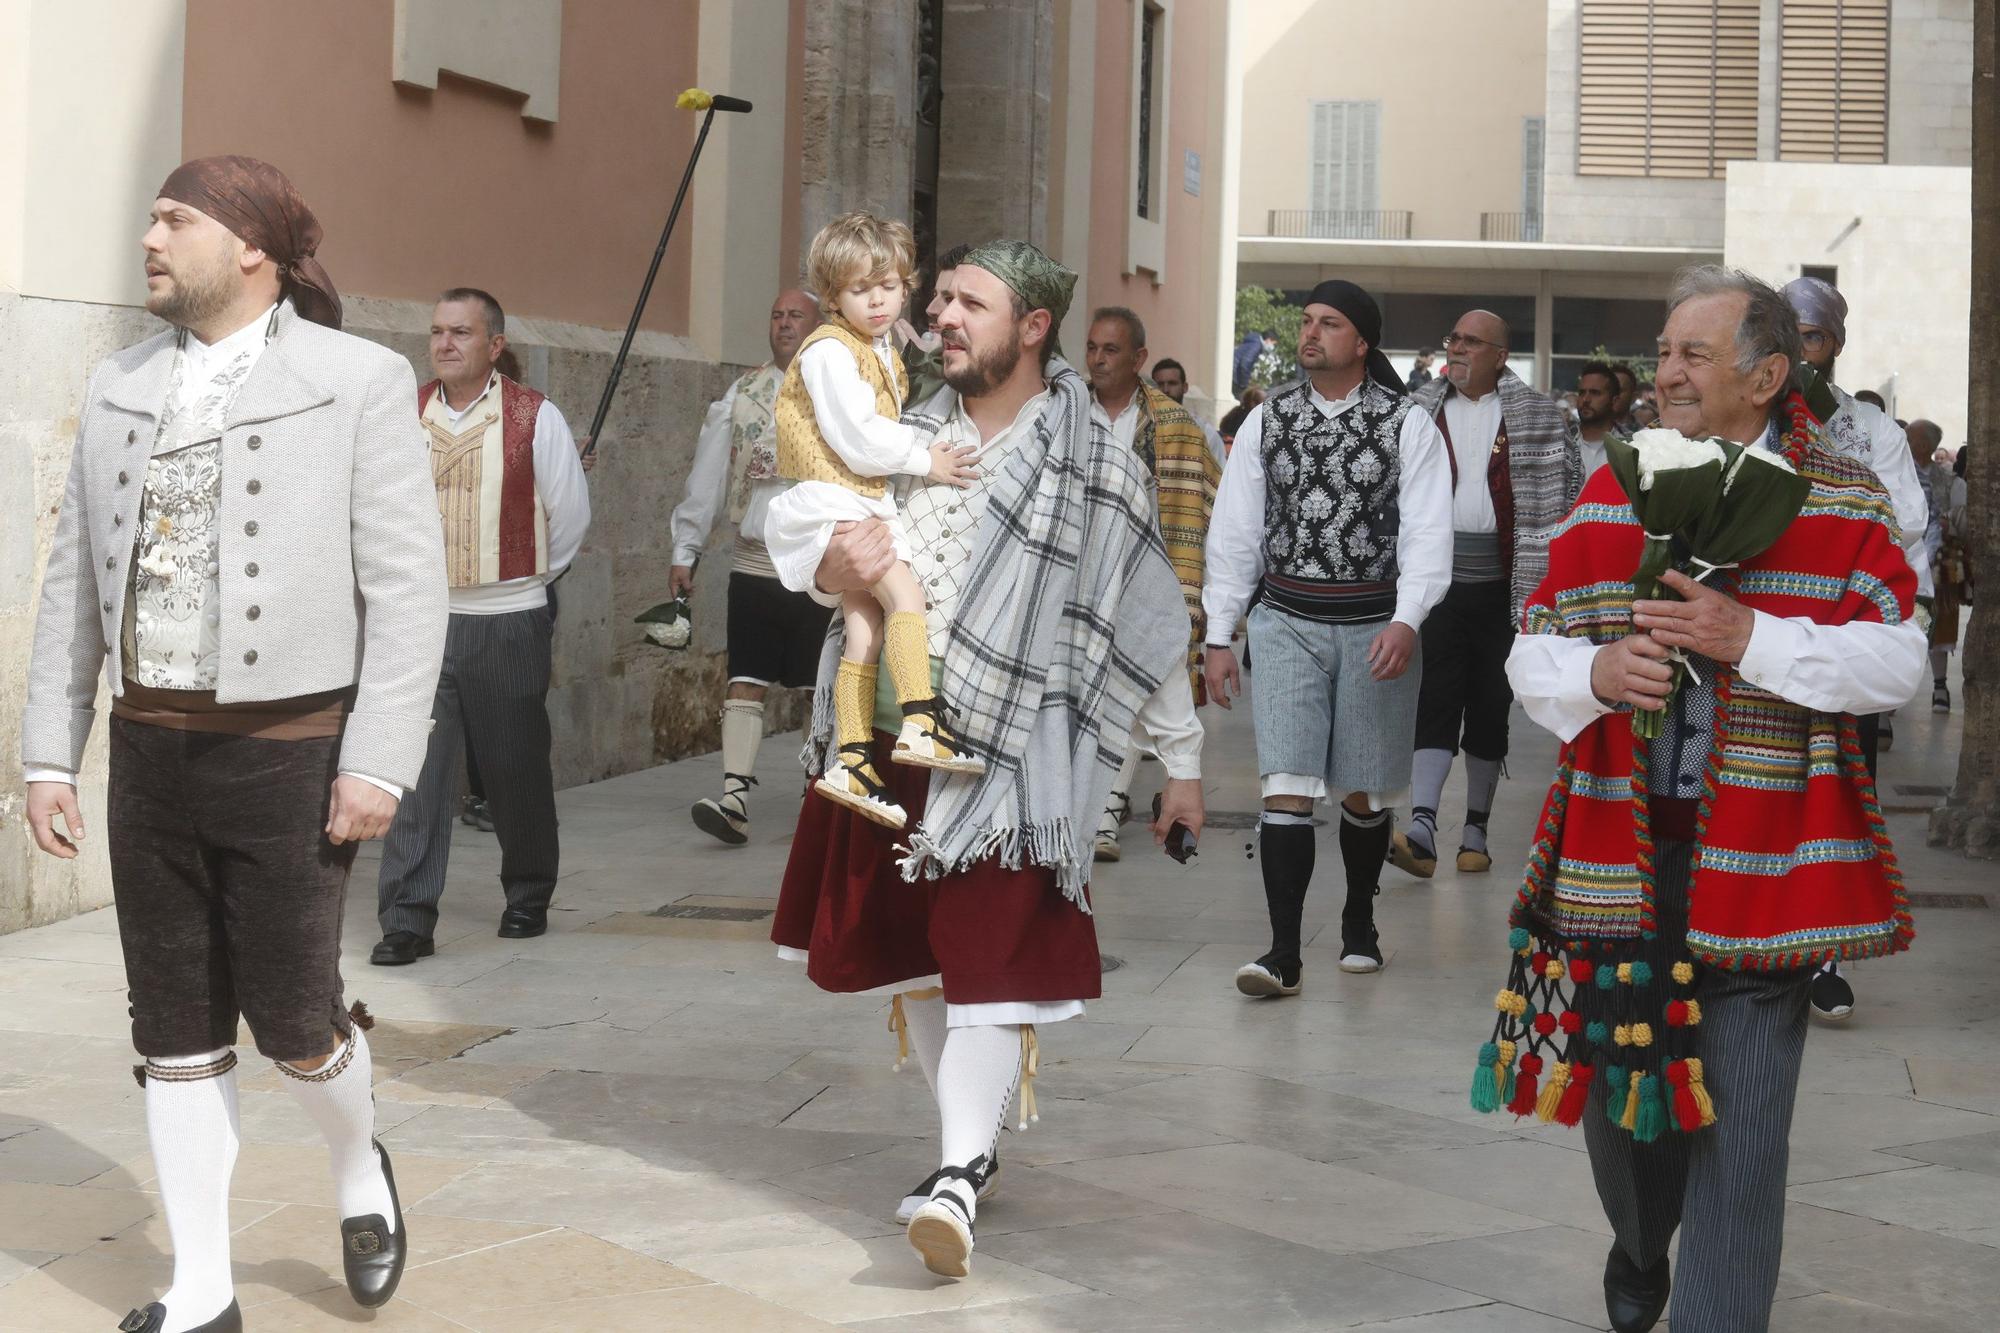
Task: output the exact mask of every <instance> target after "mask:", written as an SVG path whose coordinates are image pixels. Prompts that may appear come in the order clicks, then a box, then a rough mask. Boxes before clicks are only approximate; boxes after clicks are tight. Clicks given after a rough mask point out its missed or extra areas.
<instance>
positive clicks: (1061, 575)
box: [771, 241, 1202, 1277]
mask: <svg viewBox="0 0 2000 1333" xmlns="http://www.w3.org/2000/svg"><path fill="white" fill-rule="evenodd" d="M954 277H955V282H954V285H953V291H952V296H951V299H950V301H949V302H948V303H947V305H946V307H945V309H944V310H943V312H942V313H941V315H940V317H939V319H938V324H937V327H938V329H939V331H940V333H941V334H942V336H943V349H944V356H943V369H944V374H945V378H946V383H947V385H948V386H949V387H950V389H951V392H950V393H948V394H943V395H940V396H939V397H938V398H936V399H934V400H933V401H932V403H930V404H928V405H927V407H928V411H926V412H922V413H912V414H908V415H906V417H905V423H906V424H908V425H910V426H912V427H914V428H915V429H916V430H917V432H918V434H919V435H920V436H921V437H922V438H924V439H926V440H928V441H934V442H935V443H936V444H937V445H938V446H940V447H943V448H944V449H946V450H948V451H952V452H954V453H956V454H958V455H960V456H963V457H965V458H966V459H967V461H968V462H969V464H970V467H971V473H972V474H971V476H970V477H969V478H968V480H969V484H967V485H963V486H961V485H957V484H949V483H939V482H926V481H925V480H924V479H922V478H910V479H906V480H903V481H900V482H898V483H897V490H898V499H899V501H900V507H901V511H902V516H903V522H904V525H905V527H906V529H907V531H908V534H909V549H910V568H911V572H912V573H913V574H915V575H916V577H917V579H918V581H919V582H920V583H921V584H922V585H923V587H924V591H925V596H926V599H927V607H926V611H925V622H926V626H927V629H928V634H929V645H930V651H931V655H932V658H933V661H934V663H935V665H936V669H937V670H938V671H939V672H940V673H941V674H942V675H943V677H944V678H945V679H946V680H947V681H958V680H963V681H965V682H967V684H968V685H969V686H974V688H969V689H967V690H962V691H957V692H956V693H955V694H954V697H955V698H957V699H959V700H961V701H962V703H961V707H962V708H963V709H964V710H965V711H964V716H965V720H966V724H967V735H968V736H976V737H977V738H978V739H979V740H980V741H982V742H983V743H984V744H985V745H986V746H987V747H988V748H987V753H988V756H989V760H990V762H989V766H988V768H987V771H986V772H985V773H984V774H982V775H977V776H972V775H957V774H947V773H936V774H933V773H931V772H930V771H928V770H924V769H918V768H914V767H911V766H908V765H899V764H891V763H889V762H888V753H889V746H890V745H891V743H892V742H893V740H894V737H895V732H896V730H897V729H898V728H899V727H900V726H901V710H900V709H899V708H898V707H897V705H896V702H895V697H894V693H893V691H878V695H877V700H876V718H875V740H876V750H875V753H876V755H877V759H878V767H879V769H880V771H881V772H882V774H883V776H884V778H885V779H886V780H887V781H888V783H889V784H890V787H891V789H892V791H893V792H894V794H895V799H896V801H897V803H898V804H900V805H902V806H903V807H904V808H905V809H907V810H908V811H909V814H910V821H911V827H910V829H909V830H908V831H907V832H905V833H900V834H899V833H896V832H892V831H891V830H889V829H886V828H884V827H882V826H881V825H879V824H876V823H873V822H871V821H869V820H868V819H866V818H864V817H863V816H862V815H860V814H859V813H857V812H855V811H852V810H849V809H847V808H845V807H843V806H840V805H838V804H836V803H835V802H833V801H830V800H828V799H826V798H824V797H823V796H821V795H820V794H818V793H817V792H809V793H808V794H807V796H806V799H805V804H804V807H803V809H802V810H801V811H800V816H799V827H798V832H797V835H796V836H795V837H794V839H793V843H792V854H791V859H790V862H789V863H788V865H787V866H786V870H785V878H784V882H783V884H782V886H781V887H780V890H779V897H778V911H777V915H776V919H775V920H774V922H773V925H772V932H771V934H772V939H773V941H774V942H775V943H776V944H777V945H778V946H779V953H780V954H781V956H784V957H787V958H792V959H795V960H802V961H804V963H805V965H806V969H807V975H808V976H809V977H810V978H811V980H812V981H813V983H814V984H815V985H817V986H819V987H820V988H822V989H823V990H827V991H832V992H841V993H857V992H859V993H868V994H892V995H894V996H895V999H894V1000H893V1002H892V1003H893V1010H892V1013H893V1019H892V1022H893V1023H894V1025H895V1026H896V1027H897V1029H898V1031H899V1032H901V1033H903V1034H905V1035H907V1038H908V1040H909V1043H910V1046H911V1047H912V1048H913V1049H914V1052H915V1054H916V1056H917V1059H918V1061H919V1063H920V1065H921V1066H922V1069H923V1072H924V1076H925V1078H926V1080H927V1081H928V1082H929V1084H930V1086H931V1090H932V1093H933V1094H934V1096H935V1098H936V1102H937V1109H938V1116H939V1121H940V1129H941V1140H942V1143H941V1153H940V1165H939V1169H938V1171H937V1172H936V1173H934V1174H933V1175H931V1176H930V1177H929V1178H928V1179H926V1180H924V1181H923V1182H922V1183H921V1184H919V1185H917V1186H916V1187H915V1188H914V1189H913V1190H912V1191H911V1192H910V1194H909V1195H908V1196H906V1197H905V1198H904V1199H903V1200H902V1203H901V1206H900V1207H899V1208H898V1209H897V1211H896V1216H897V1218H898V1220H899V1221H907V1223H908V1226H909V1232H908V1235H909V1239H910V1242H911V1244H912V1246H913V1247H915V1248H916V1249H917V1250H918V1251H919V1252H920V1253H921V1254H922V1255H923V1258H924V1262H925V1265H926V1266H927V1267H928V1268H930V1269H931V1271H932V1272H935V1273H939V1274H942V1275H945V1276H950V1277H963V1276H965V1275H966V1273H967V1272H968V1265H969V1263H970V1257H971V1252H972V1248H973V1224H974V1220H975V1216H976V1212H977V1201H978V1199H979V1198H981V1197H983V1196H986V1195H990V1194H991V1193H992V1190H993V1187H994V1184H995V1178H996V1173H997V1170H998V1161H997V1158H996V1152H997V1145H998V1142H999V1133H1000V1129H1001V1125H1002V1122H1003V1121H1004V1120H1005V1118H1006V1116H1007V1110H1008V1107H1009V1105H1010V1104H1011V1102H1012V1100H1013V1097H1014V1093H1015V1090H1016V1088H1017V1087H1019V1088H1020V1089H1021V1099H1022V1116H1021V1121H1022V1127H1024V1128H1025V1122H1026V1121H1027V1120H1028V1119H1029V1118H1031V1117H1032V1115H1033V1114H1034V1111H1033V1108H1034V1099H1033V1096H1032V1093H1031V1092H1030V1091H1029V1089H1030V1088H1031V1086H1032V1085H1031V1083H1028V1082H1025V1081H1024V1080H1028V1079H1032V1077H1033V1074H1034V1052H1035V1049H1036V1047H1035V1041H1034V1027H1035V1025H1037V1024H1046V1023H1054V1022H1058V1021H1061V1020H1064V1019H1069V1018H1073V1017H1076V1016H1077V1015H1080V1014H1081V1013H1082V1012H1083V1007H1084V1002H1085V1001H1086V1000H1088V999H1092V998H1095V997H1096V996H1097V995H1098V994H1099V993H1100V987H1101V976H1100V972H1101V964H1100V961H1099V958H1098V952H1097V938H1096V932H1095V928H1094V925H1093V918H1092V917H1091V916H1090V915H1089V913H1088V911H1087V910H1086V909H1087V906H1088V902H1089V877H1090V871H1091V859H1090V853H1089V850H1088V848H1089V843H1088V838H1087V835H1086V834H1085V832H1084V830H1085V829H1087V828H1088V823H1087V820H1088V819H1089V818H1090V817H1093V816H1094V815H1095V813H1096V810H1097V808H1098V807H1099V805H1100V804H1101V802H1102V801H1103V794H1104V792H1105V791H1106V790H1107V789H1108V787H1109V785H1110V781H1111V777H1112V771H1113V770H1114V769H1115V768H1116V766H1117V763H1118V760H1119V758H1120V754H1119V752H1120V750H1122V749H1123V748H1124V746H1125V745H1127V744H1128V743H1129V736H1130V734H1131V732H1132V730H1133V727H1134V724H1135V722H1136V723H1137V724H1138V725H1139V726H1140V727H1142V728H1143V729H1145V730H1146V731H1147V732H1148V733H1149V734H1150V735H1151V736H1152V738H1153V743H1154V744H1155V746H1156V747H1157V748H1158V751H1159V754H1160V757H1161V760H1162V762H1163V763H1164V765H1165V766H1166V770H1167V784H1166V790H1165V792H1164V793H1163V797H1164V799H1163V809H1162V812H1161V816H1160V819H1159V821H1158V823H1157V824H1156V826H1155V832H1154V836H1155V838H1156V840H1159V839H1164V838H1165V837H1166V836H1167V834H1168V832H1169V830H1170V829H1171V828H1172V826H1173V825H1174V824H1176V823H1181V824H1184V825H1186V826H1187V828H1188V829H1189V830H1190V831H1191V832H1192V833H1194V834H1196V835H1199V833H1200V831H1201V823H1202V796H1201V742H1202V733H1201V724H1200V723H1199V722H1198V721H1196V720H1195V716H1194V698H1193V692H1192V689H1191V687H1190V684H1189V682H1188V678H1187V673H1186V672H1185V671H1184V670H1182V669H1181V668H1182V665H1183V663H1184V661H1185V657H1184V653H1185V648H1186V633H1187V621H1186V612H1185V608H1184V604H1183V602H1182V600H1181V597H1180V595H1179V592H1178V589H1177V588H1176V586H1175V579H1174V577H1173V574H1172V571H1171V570H1170V568H1169V567H1168V564H1167V561H1166V559H1165V558H1164V556H1163V555H1161V554H1160V553H1159V551H1158V547H1157V544H1155V543H1153V542H1152V541H1150V540H1149V538H1150V529H1151V525H1152V523H1153V517H1152V513H1151V508H1150V505H1149V503H1148V496H1147V494H1146V489H1145V479H1144V475H1143V472H1142V470H1141V469H1140V468H1139V467H1138V466H1137V465H1136V462H1135V461H1134V459H1133V457H1132V455H1131V452H1130V451H1129V450H1128V449H1126V448H1124V447H1123V446H1119V445H1116V444H1114V443H1112V442H1111V440H1110V439H1109V437H1108V434H1107V433H1106V432H1105V431H1104V430H1103V428H1102V427H1101V426H1099V427H1097V428H1096V429H1093V428H1092V424H1091V421H1090V407H1089V402H1088V399H1087V394H1086V391H1085V388H1084V385H1083V382H1082V379H1081V377H1080V376H1079V375H1078V374H1077V373H1076V371H1075V370H1073V369H1072V368H1071V367H1070V366H1069V365H1067V364H1066V363H1065V362H1063V361H1062V360H1061V359H1060V357H1059V356H1058V355H1056V350H1057V349H1056V347H1055V329H1056V327H1057V326H1058V325H1059V324H1060V323H1061V318H1062V314H1063V311H1064V310H1065V309H1067V307H1068V304H1069V298H1070V292H1071V289H1072V286H1073V284H1074V282H1075V275H1074V274H1071V273H1069V272H1067V271H1066V270H1064V269H1062V268H1061V267H1060V266H1058V265H1056V264H1055V263H1054V262H1053V261H1052V260H1050V259H1049V258H1048V257H1047V256H1046V255H1043V254H1042V253H1041V252H1040V251H1039V250H1036V249H1035V248H1034V247H1033V246H1030V245H1027V244H1025V243H1023V242H1010V241H1001V242H994V243H991V244H988V245H983V246H980V247H979V248H977V249H976V250H974V251H972V252H971V253H970V254H969V255H968V256H967V257H966V259H965V261H964V262H963V263H961V264H960V265H959V266H958V269H957V271H956V273H955V275H954ZM1058 516H1061V517H1060V518H1059V517H1058ZM894 560H895V551H894V541H893V539H892V537H891V536H890V533H889V529H888V526H887V525H886V524H884V523H880V522H864V523H859V524H852V525H843V526H842V529H841V530H839V531H837V532H836V533H835V535H834V536H833V538H832V540H831V542H830V543H829V545H828V546H827V548H826V552H825V555H824V556H823V557H822V558H821V559H820V561H819V563H818V565H817V566H816V569H815V571H814V573H813V576H812V579H811V586H812V587H813V590H814V595H815V596H817V597H819V598H820V599H821V600H822V601H823V602H825V603H827V604H828V605H834V604H837V602H838V600H839V597H840V596H841V594H843V593H847V592H853V591H857V590H861V589H865V588H869V587H872V586H873V585H874V584H875V583H876V582H877V581H878V580H879V579H880V578H881V577H882V575H883V573H884V572H886V571H887V569H888V568H889V566H890V564H891V563H893V561H894ZM1086 604H1087V605H1088V606H1089V613H1088V614H1084V613H1082V611H1081V607H1082V606H1083V605H1086ZM839 651H840V644H839V642H838V640H837V639H836V640H830V641H829V645H828V650H827V654H826V656H825V658H824V659H823V661H822V666H821V679H822V681H825V682H830V681H831V679H832V678H833V675H834V672H835V670H836V668H837V665H838V660H839ZM1024 653H1027V654H1033V658H1032V660H1027V659H1024V658H1023V657H1022V654H1024ZM1056 672H1060V673H1062V675H1063V677H1064V678H1065V679H1067V680H1068V681H1069V682H1070V683H1071V685H1072V686H1073V688H1072V689H1071V690H1068V691H1065V692H1063V693H1062V694H1061V695H1060V696H1056V697H1051V696H1050V695H1049V694H1047V693H1045V692H1044V691H1043V690H1042V689H1041V688H1040V684H1039V680H1040V679H1041V678H1043V673H1048V676H1049V678H1052V677H1053V674H1054V673H1056ZM1084 699H1087V700H1088V704H1084V703H1082V702H1080V701H1081V700H1084ZM1024 709H1025V710H1029V711H1032V712H1033V713H1034V714H1035V720H1033V721H1030V720H1029V719H1028V717H1027V716H1026V714H1025V713H1024V712H1023V711H1022V710H1024ZM1005 719H1011V720H1005ZM1083 732H1091V733H1094V734H1095V736H1096V744H1094V745H1090V746H1082V747H1073V746H1072V745H1071V744H1070V740H1069V738H1070V737H1072V736H1074V735H1077V734H1081V733H1083ZM831 741H832V718H831V710H830V709H821V710H818V711H817V712H816V716H815V719H814V725H813V727H812V728H811V729H810V731H809V733H808V745H809V747H811V748H814V749H823V748H824V747H825V746H827V745H828V744H830V743H831ZM808 767H809V768H810V769H812V770H814V771H816V770H817V764H816V763H815V764H809V765H808ZM898 844H904V845H902V846H899V845H898ZM912 880H914V882H911V881H912Z"/></svg>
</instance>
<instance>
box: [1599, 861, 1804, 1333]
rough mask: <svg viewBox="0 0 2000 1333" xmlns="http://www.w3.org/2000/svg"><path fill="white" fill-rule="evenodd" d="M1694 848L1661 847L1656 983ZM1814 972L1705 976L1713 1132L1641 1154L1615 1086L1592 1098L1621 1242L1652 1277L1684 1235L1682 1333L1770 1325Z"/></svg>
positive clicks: (1608, 1206)
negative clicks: (1613, 1107) (1620, 1123)
mask: <svg viewBox="0 0 2000 1333" xmlns="http://www.w3.org/2000/svg"><path fill="white" fill-rule="evenodd" d="M1693 852H1694V845H1693V844H1692V843H1686V842H1669V841H1665V840H1663V841H1661V843H1660V844H1659V849H1658V857H1657V860H1656V865H1657V868H1658V875H1659V881H1658V895H1659V910H1660V930H1659V934H1658V936H1657V937H1656V938H1655V939H1654V940H1653V941H1652V942H1651V943H1650V944H1649V945H1648V946H1647V948H1646V950H1645V951H1644V953H1643V954H1642V956H1643V957H1645V958H1646V960H1647V961H1648V962H1650V963H1651V964H1652V967H1653V971H1654V973H1655V975H1658V976H1665V975H1666V972H1667V969H1668V968H1670V967H1671V966H1672V965H1673V964H1674V963H1675V962H1676V961H1677V960H1679V959H1680V958H1682V957H1684V956H1685V954H1684V952H1683V949H1684V941H1685V940H1686V937H1687V890H1688V874H1689V870H1690V866H1691V863H1692V858H1693ZM1811 979H1812V973H1811V971H1810V970H1806V971H1787V972H1769V973H1758V972H1718V971H1714V970H1710V969H1702V972H1701V976H1700V980H1699V983H1698V987H1697V991H1696V998H1697V999H1699V1000H1700V1001H1701V1029H1700V1031H1701V1043H1700V1054H1701V1061H1702V1071H1703V1075H1704V1078H1703V1082H1704V1083H1705V1084H1706V1085H1707V1087H1708V1089H1709V1091H1710V1093H1711V1094H1712V1095H1713V1096H1714V1098H1715V1110H1716V1123H1715V1124H1713V1125H1711V1126H1710V1127H1708V1128H1707V1129H1704V1130H1701V1131H1700V1132H1699V1133H1695V1134H1683V1133H1680V1132H1678V1131H1673V1130H1670V1131H1668V1132H1667V1133H1666V1134H1665V1135H1663V1136H1662V1137H1661V1138H1660V1139H1658V1140H1657V1141H1656V1142H1653V1143H1640V1142H1638V1141H1637V1140H1636V1139H1634V1138H1633V1137H1632V1136H1631V1134H1629V1133H1627V1132H1626V1131H1625V1130H1623V1129H1620V1128H1618V1127H1616V1126H1614V1125H1612V1124H1611V1123H1610V1122H1609V1121H1607V1120H1606V1119H1605V1115H1604V1099H1605V1095H1606V1092H1607V1087H1606V1085H1605V1083H1604V1082H1602V1081H1601V1080H1600V1081H1599V1082H1597V1083H1596V1084H1595V1085H1593V1087H1592V1089H1591V1106H1590V1114H1588V1115H1587V1116H1585V1117H1584V1141H1585V1143H1586V1144H1587V1145H1588V1146H1589V1149H1590V1167H1591V1173H1592V1174H1593V1175H1594V1176H1595V1177H1596V1180H1597V1194H1598V1197H1599V1198H1600V1199H1602V1200H1603V1201H1604V1215H1605V1216H1606V1217H1607V1218H1609V1219H1610V1221H1611V1226H1612V1230H1613V1231H1615V1232H1616V1233H1617V1236H1618V1243H1619V1244H1620V1245H1621V1246H1623V1247H1624V1249H1625V1252H1626V1253H1627V1254H1628V1255H1630V1256H1631V1257H1632V1259H1633V1261H1634V1262H1636V1263H1638V1264H1639V1265H1640V1266H1642V1267H1651V1266H1652V1265H1653V1264H1654V1263H1655V1262H1657V1261H1658V1259H1659V1258H1660V1256H1661V1255H1663V1254H1665V1253H1666V1252H1667V1243H1668V1242H1669V1241H1670V1240H1671V1239H1672V1238H1673V1234H1674V1229H1675V1228H1676V1227H1680V1228H1681V1249H1680V1264H1679V1267H1678V1268H1677V1269H1676V1271H1675V1273H1674V1294H1673V1305H1672V1308H1671V1310H1670V1311H1669V1316H1670V1319H1671V1321H1672V1323H1673V1326H1674V1333H1762V1330H1764V1329H1766V1328H1768V1327H1769V1326H1770V1321H1771V1299H1772V1295H1773V1293H1774V1292H1775V1291H1776V1290H1777V1286H1778V1260H1779V1257H1780V1256H1781V1255H1782V1253H1783V1250H1784V1239H1785V1168H1786V1164H1787V1161H1788V1158H1789V1155H1790V1142H1789V1139H1790V1135H1791V1128H1792V1104H1793V1102H1794V1100H1795V1099H1796V1097H1797V1094H1798V1087H1799V1065H1800V1062H1801V1061H1802V1060H1803V1059H1804V1058H1805V1050H1806V993H1807V987H1808V985H1809V984H1810V982H1811Z"/></svg>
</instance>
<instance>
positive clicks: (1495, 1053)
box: [1472, 1041, 1500, 1113]
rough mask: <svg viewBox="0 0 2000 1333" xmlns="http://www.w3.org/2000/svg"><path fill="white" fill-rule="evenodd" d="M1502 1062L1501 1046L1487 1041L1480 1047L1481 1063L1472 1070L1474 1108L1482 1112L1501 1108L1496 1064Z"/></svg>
mask: <svg viewBox="0 0 2000 1333" xmlns="http://www.w3.org/2000/svg"><path fill="white" fill-rule="evenodd" d="M1499 1062H1500V1046H1499V1043H1497V1042H1491V1041H1489V1042H1487V1043H1486V1044H1485V1045H1484V1046H1481V1047H1480V1048H1479V1063H1478V1064H1477V1065H1475V1066H1473V1070H1472V1109H1473V1110H1475V1111H1479V1112H1482V1113H1485V1112H1489V1111H1497V1110H1499V1109H1500V1080H1499V1077H1498V1076H1497V1074H1496V1073H1495V1070H1494V1066H1495V1065H1497V1064H1498V1063H1499Z"/></svg>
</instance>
